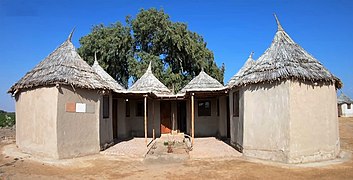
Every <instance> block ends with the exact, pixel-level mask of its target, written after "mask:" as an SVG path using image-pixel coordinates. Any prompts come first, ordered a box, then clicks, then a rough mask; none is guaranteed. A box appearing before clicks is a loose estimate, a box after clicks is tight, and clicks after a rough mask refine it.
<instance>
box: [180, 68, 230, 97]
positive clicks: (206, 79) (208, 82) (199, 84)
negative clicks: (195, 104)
mask: <svg viewBox="0 0 353 180" xmlns="http://www.w3.org/2000/svg"><path fill="white" fill-rule="evenodd" d="M224 89H225V87H224V86H223V85H222V84H221V83H220V82H218V81H217V80H216V79H215V78H213V77H211V76H210V75H208V74H207V73H205V71H203V70H201V72H200V74H199V75H197V76H196V77H194V78H193V79H192V80H191V81H190V82H189V83H188V84H187V85H186V86H185V87H184V88H183V89H181V90H180V91H179V93H178V94H182V93H186V92H192V91H218V90H224Z"/></svg>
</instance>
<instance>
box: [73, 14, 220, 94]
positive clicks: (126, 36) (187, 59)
mask: <svg viewBox="0 0 353 180" xmlns="http://www.w3.org/2000/svg"><path fill="white" fill-rule="evenodd" d="M80 43H81V47H80V48H79V53H80V55H81V56H82V57H83V58H84V59H85V60H87V61H88V62H89V63H92V62H93V57H94V52H95V51H96V52H97V53H98V60H99V62H100V64H101V65H102V67H103V68H104V69H105V70H106V71H107V72H108V73H109V74H110V75H112V77H114V78H115V79H117V80H118V82H120V83H122V84H124V85H125V86H127V83H128V78H129V76H131V77H132V79H133V80H134V81H136V80H137V79H138V78H140V77H141V76H142V75H143V73H144V72H145V70H146V68H147V66H148V63H149V62H150V61H153V63H152V64H153V67H152V69H153V72H154V75H155V76H156V77H157V78H158V79H159V80H161V82H163V83H164V84H165V85H166V86H167V87H168V88H170V89H172V88H174V91H175V92H177V91H178V90H180V89H181V88H182V87H183V86H184V85H186V84H187V83H188V82H189V81H190V80H191V79H192V78H193V77H195V76H196V75H197V74H198V73H199V72H200V71H201V69H202V68H204V70H205V72H207V73H208V74H209V75H211V76H212V77H214V78H216V79H217V80H218V81H220V82H222V83H223V76H224V70H225V68H224V65H222V66H221V67H218V66H217V65H216V63H215V61H214V56H213V52H212V51H211V50H209V49H208V48H207V46H206V45H207V44H206V42H205V41H204V39H203V38H202V36H200V35H198V34H197V33H195V32H192V31H190V30H188V27H187V25H186V24H185V23H181V22H172V21H171V20H170V18H169V16H168V15H167V14H166V13H164V11H163V10H157V9H154V8H152V9H148V10H143V9H142V10H141V11H140V12H139V13H138V14H137V16H136V17H135V18H134V19H133V18H131V17H127V18H126V26H123V25H122V24H121V23H116V24H112V25H110V26H107V27H105V26H103V25H98V26H95V27H94V28H93V29H92V32H91V33H90V34H88V35H87V36H84V37H82V38H81V39H80Z"/></svg>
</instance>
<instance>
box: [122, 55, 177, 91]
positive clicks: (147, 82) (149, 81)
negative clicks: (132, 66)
mask: <svg viewBox="0 0 353 180" xmlns="http://www.w3.org/2000/svg"><path fill="white" fill-rule="evenodd" d="M151 63H152V62H150V63H149V65H148V68H147V70H146V72H145V74H143V75H142V76H141V78H140V79H138V80H137V81H136V82H135V83H134V84H133V85H132V86H131V87H130V88H129V90H128V91H131V92H137V93H138V92H151V93H154V94H156V95H168V94H172V92H171V91H170V90H169V89H168V88H167V87H166V86H165V85H164V84H163V83H162V82H161V81H159V80H158V79H157V78H156V76H154V75H153V73H152V69H151Z"/></svg>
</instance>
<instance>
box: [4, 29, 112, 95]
mask: <svg viewBox="0 0 353 180" xmlns="http://www.w3.org/2000/svg"><path fill="white" fill-rule="evenodd" d="M72 33H73V32H71V33H70V35H69V37H68V39H67V40H66V41H65V42H64V43H63V44H61V45H60V46H59V47H58V48H57V49H55V50H54V51H53V52H52V53H51V54H49V56H47V57H46V58H45V59H44V60H43V61H41V62H40V63H39V64H38V65H37V66H35V67H34V69H32V70H31V71H29V72H28V73H27V74H26V75H25V76H24V77H22V79H20V80H19V81H18V82H17V83H15V84H14V85H13V86H12V87H11V88H10V89H9V91H8V92H9V93H14V92H16V91H18V90H21V89H27V88H33V87H40V86H51V85H56V84H61V85H70V86H73V87H77V88H84V89H110V87H109V85H108V84H107V83H105V82H104V81H103V80H102V79H101V78H100V76H99V75H98V74H97V73H96V72H94V70H93V69H92V67H90V66H89V65H88V64H87V63H86V62H85V61H84V60H83V59H82V58H81V57H80V55H79V54H78V53H77V52H76V49H75V47H74V45H73V44H72V42H71V37H72Z"/></svg>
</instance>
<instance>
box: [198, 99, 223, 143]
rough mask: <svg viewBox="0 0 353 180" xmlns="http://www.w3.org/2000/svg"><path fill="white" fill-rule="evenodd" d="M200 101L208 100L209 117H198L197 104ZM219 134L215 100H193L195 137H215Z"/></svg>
mask: <svg viewBox="0 0 353 180" xmlns="http://www.w3.org/2000/svg"><path fill="white" fill-rule="evenodd" d="M200 100H209V101H210V102H211V116H199V113H198V102H199V101H200ZM219 133H220V132H219V116H218V115H217V98H206V99H199V98H195V136H217V135H219Z"/></svg>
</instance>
